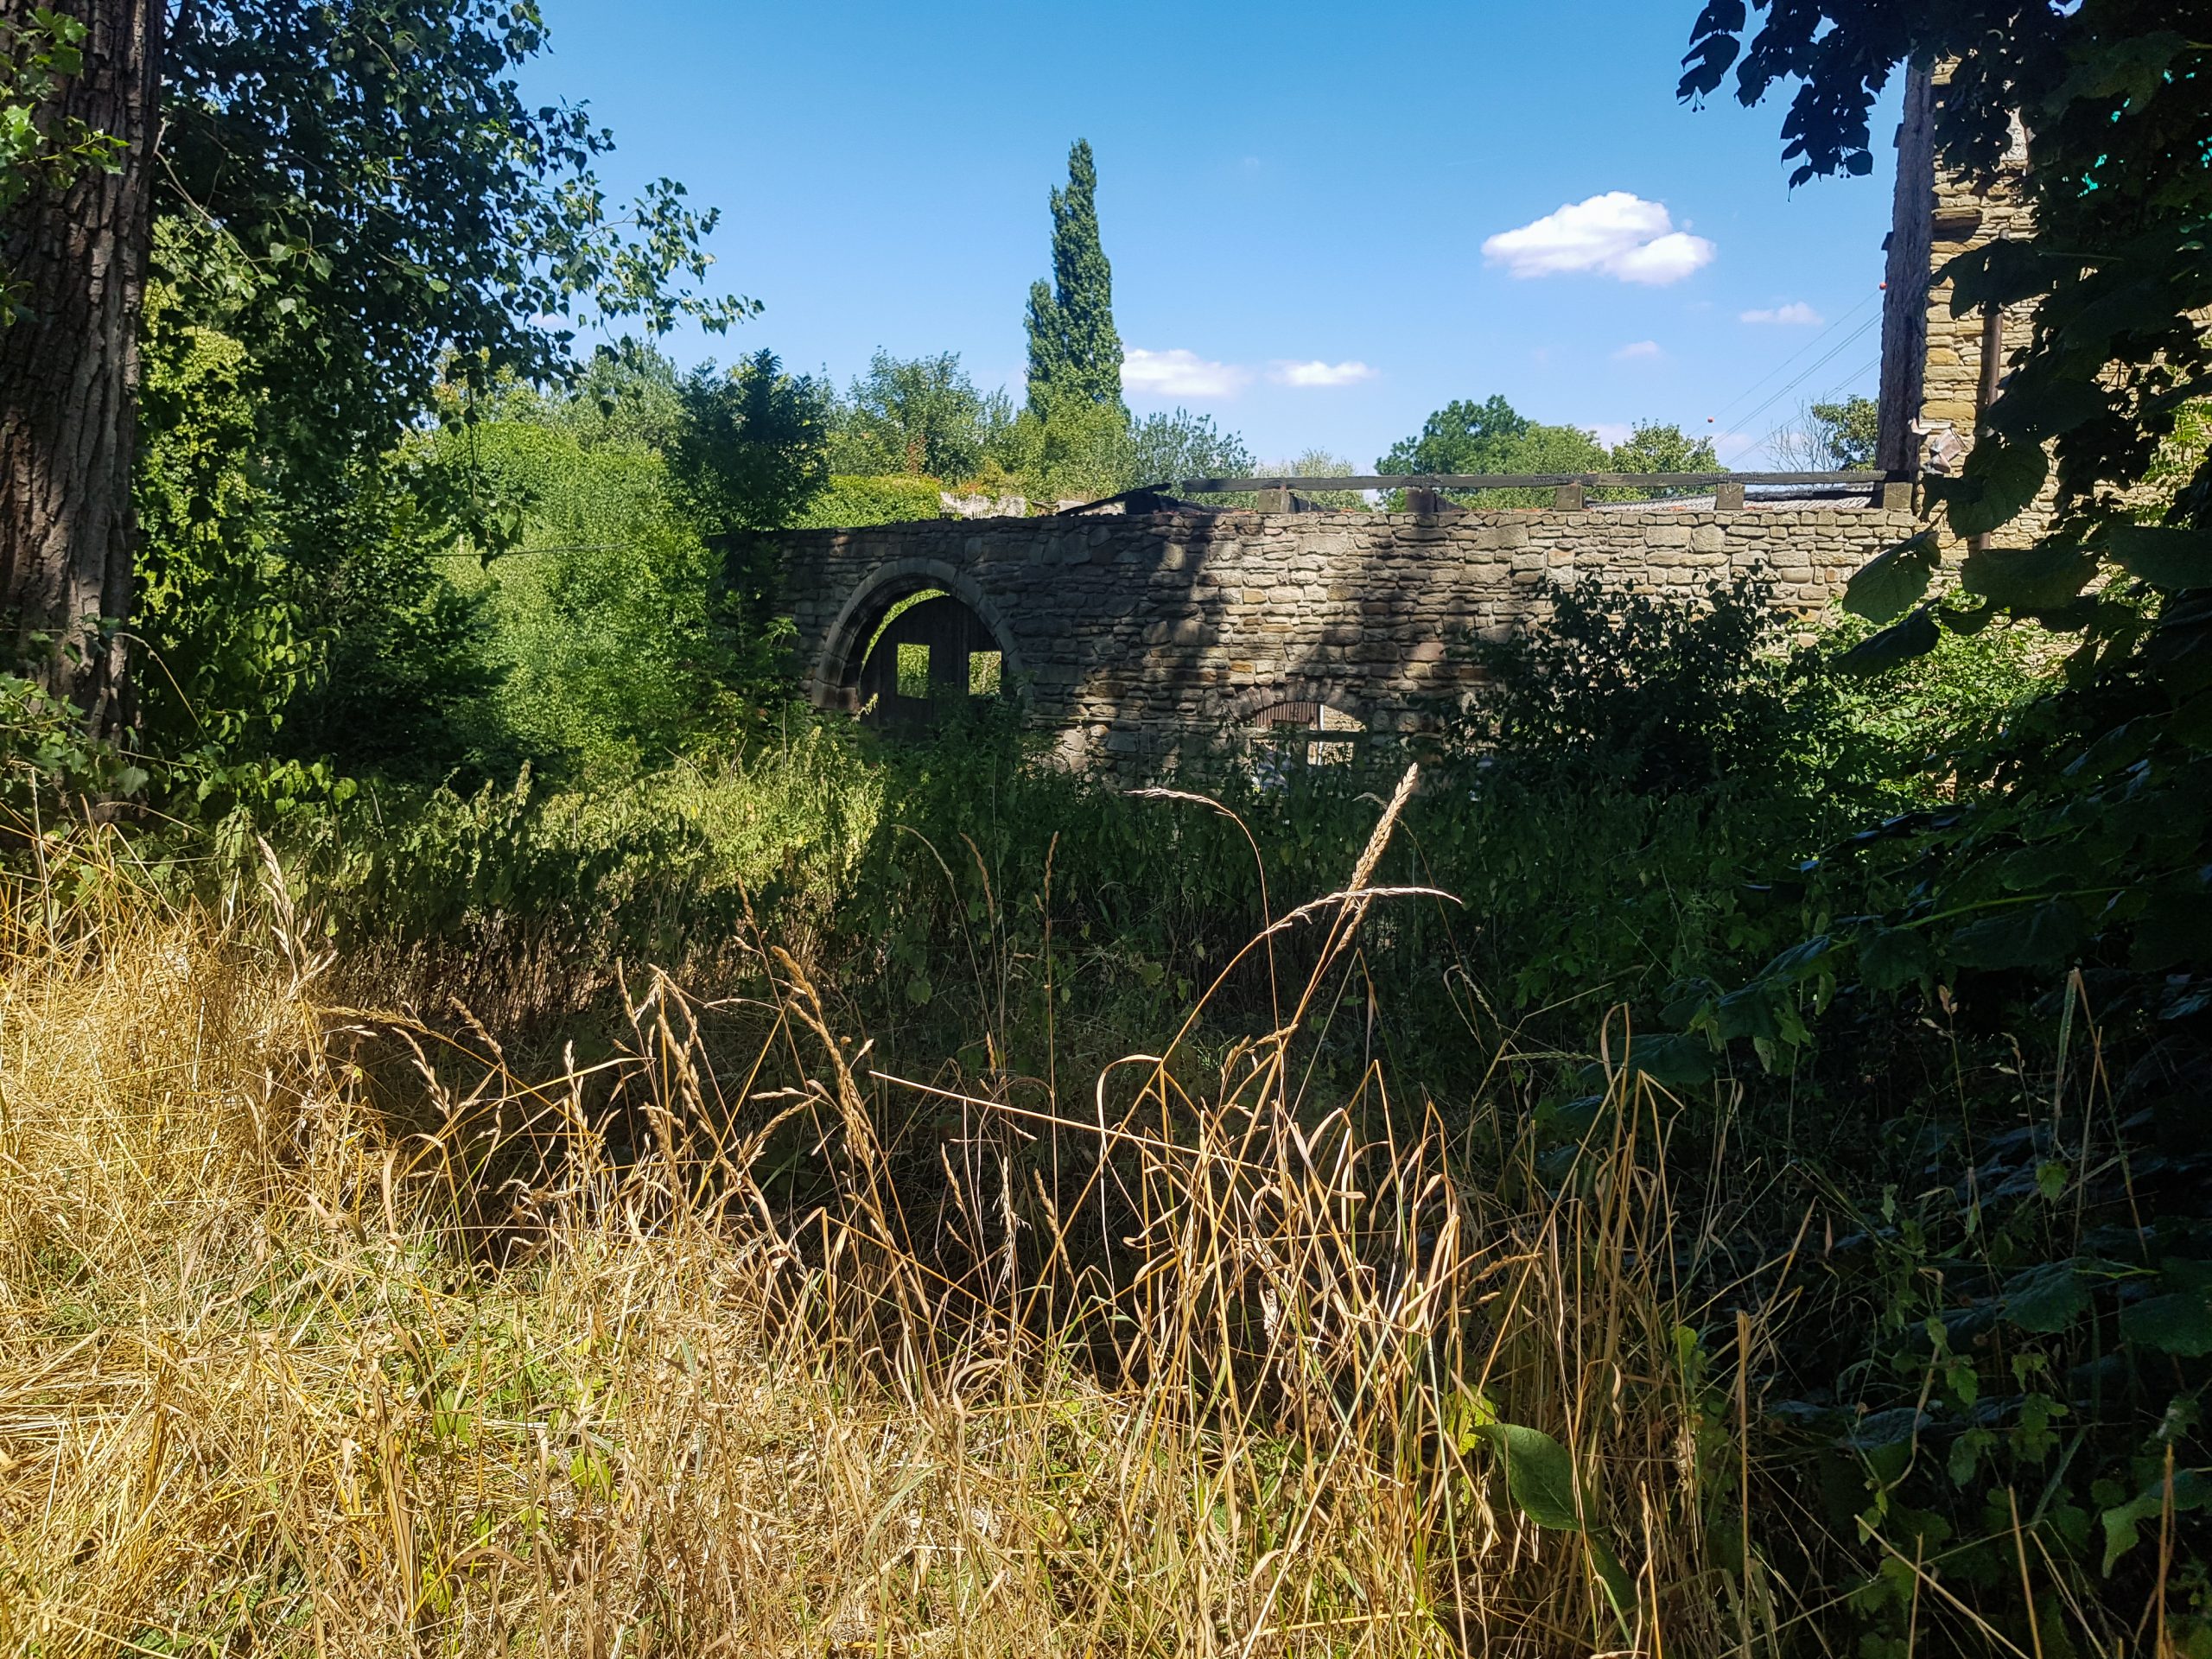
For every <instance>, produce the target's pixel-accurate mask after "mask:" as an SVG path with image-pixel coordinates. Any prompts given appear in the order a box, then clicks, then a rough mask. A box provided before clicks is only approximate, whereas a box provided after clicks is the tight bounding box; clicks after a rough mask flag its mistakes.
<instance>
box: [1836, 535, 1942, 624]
mask: <svg viewBox="0 0 2212 1659" xmlns="http://www.w3.org/2000/svg"><path fill="white" fill-rule="evenodd" d="M1940 558H1941V555H1940V553H1939V552H1938V550H1937V548H1936V532H1935V531H1932V530H1923V531H1921V532H1920V534H1919V535H1917V536H1915V537H1911V538H1910V539H1909V540H1906V541H1902V542H1899V543H1897V545H1896V546H1895V547H1893V548H1891V549H1890V550H1887V551H1886V552H1883V553H1878V554H1876V555H1875V556H1874V557H1873V558H1872V559H1870V560H1868V561H1867V562H1866V563H1865V564H1863V565H1861V566H1860V567H1859V571H1858V574H1857V575H1853V577H1852V578H1851V580H1850V581H1849V582H1846V583H1845V584H1844V588H1843V608H1844V609H1845V610H1847V611H1849V612H1850V613H1852V614H1853V616H1863V617H1865V618H1866V620H1868V621H1869V622H1893V621H1895V620H1897V618H1898V617H1900V616H1903V615H1904V613H1906V612H1907V611H1909V610H1910V609H1911V608H1912V607H1914V606H1915V605H1916V604H1918V603H1919V602H1920V601H1921V598H1922V597H1923V595H1924V594H1926V593H1927V592H1928V584H1929V582H1932V581H1933V580H1935V576H1936V564H1937V563H1938V562H1939V561H1940Z"/></svg>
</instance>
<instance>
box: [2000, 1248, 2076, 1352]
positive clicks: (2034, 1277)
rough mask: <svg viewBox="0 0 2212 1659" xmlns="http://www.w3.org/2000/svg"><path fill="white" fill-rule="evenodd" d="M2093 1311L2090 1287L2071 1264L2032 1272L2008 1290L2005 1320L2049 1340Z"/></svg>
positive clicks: (2051, 1265)
mask: <svg viewBox="0 0 2212 1659" xmlns="http://www.w3.org/2000/svg"><path fill="white" fill-rule="evenodd" d="M2088 1311H2089V1287H2088V1286H2087V1285H2085V1284H2083V1283H2082V1275H2081V1274H2080V1273H2079V1272H2078V1271H2076V1270H2075V1266H2074V1264H2073V1262H2044V1264H2043V1265H2042V1266H2041V1267H2038V1268H2030V1269H2029V1270H2028V1271H2027V1272H2025V1273H2024V1274H2020V1275H2019V1277H2018V1278H2017V1279H2015V1280H2013V1281H2012V1283H2011V1284H2010V1285H2008V1286H2007V1287H2005V1318H2006V1319H2010V1320H2011V1321H2012V1323H2013V1324H2015V1325H2018V1326H2019V1327H2020V1329H2021V1330H2023V1331H2033V1332H2037V1333H2038V1334H2040V1335H2044V1336H2048V1335H2050V1333H2052V1332H2057V1331H2063V1330H2064V1329H2065V1328H2066V1327H2067V1326H2068V1325H2071V1324H2073V1323H2074V1321H2075V1320H2076V1319H2080V1318H2081V1317H2082V1315H2083V1314H2084V1313H2088Z"/></svg>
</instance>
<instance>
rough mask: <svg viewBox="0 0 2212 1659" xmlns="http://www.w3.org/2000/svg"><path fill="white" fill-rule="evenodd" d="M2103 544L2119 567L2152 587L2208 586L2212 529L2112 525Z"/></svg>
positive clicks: (2211, 574) (2211, 585) (2211, 568)
mask: <svg viewBox="0 0 2212 1659" xmlns="http://www.w3.org/2000/svg"><path fill="white" fill-rule="evenodd" d="M2106 543H2107V546H2108V547H2110V549H2111V550H2112V556H2113V559H2114V560H2115V561H2117V562H2118V563H2119V564H2120V568H2121V569H2124V570H2125V571H2126V572H2127V574H2128V575H2131V576H2134V577H2136V578H2138V579H2139V580H2140V581H2143V582H2149V583H2150V584H2151V585H2152V587H2153V588H2212V530H2178V529H2171V528H2168V527H2164V526H2161V525H2156V524H2116V525H2114V526H2113V528H2112V530H2111V531H2109V532H2108V533H2107V537H2106Z"/></svg>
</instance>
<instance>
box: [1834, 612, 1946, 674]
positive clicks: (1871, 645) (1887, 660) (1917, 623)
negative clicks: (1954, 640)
mask: <svg viewBox="0 0 2212 1659" xmlns="http://www.w3.org/2000/svg"><path fill="white" fill-rule="evenodd" d="M1941 637H1942V636H1941V635H1940V634H1939V633H1938V632H1936V619H1935V617H1934V616H1933V615H1932V614H1931V613H1929V608H1928V607H1927V606H1925V605H1923V606H1922V607H1920V608H1919V609H1918V610H1916V611H1915V612H1914V613H1912V614H1911V615H1910V616H1908V617H1907V618H1905V620H1904V621H1902V622H1897V623H1892V624H1891V626H1888V627H1886V628H1884V629H1883V630H1882V631H1881V632H1879V633H1877V634H1872V635H1870V636H1869V637H1868V638H1866V639H1861V640H1860V641H1859V643H1858V644H1857V645H1853V647H1852V648H1851V649H1850V650H1849V651H1847V652H1844V653H1843V655H1842V656H1840V657H1839V658H1836V659H1835V668H1836V671H1837V672H1838V673H1840V674H1879V673H1882V672H1884V671H1887V670H1889V669H1892V668H1895V667H1896V666H1897V664H1900V663H1907V662H1910V661H1911V660H1912V659H1913V658H1916V657H1925V656H1926V655H1927V654H1928V653H1929V652H1931V651H1933V650H1935V649H1936V643H1937V641H1938V640H1939V639H1940V638H1941Z"/></svg>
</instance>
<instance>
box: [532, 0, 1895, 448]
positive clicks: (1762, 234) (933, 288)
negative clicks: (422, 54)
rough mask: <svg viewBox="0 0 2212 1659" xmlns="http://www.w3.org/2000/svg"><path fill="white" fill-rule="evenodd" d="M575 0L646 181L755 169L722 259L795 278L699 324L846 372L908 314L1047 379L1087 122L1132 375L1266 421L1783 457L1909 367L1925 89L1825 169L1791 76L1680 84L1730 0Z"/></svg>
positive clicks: (624, 153) (535, 84)
mask: <svg viewBox="0 0 2212 1659" xmlns="http://www.w3.org/2000/svg"><path fill="white" fill-rule="evenodd" d="M544 10H545V12H546V16H547V21H548V22H549V23H550V25H551V27H552V31H553V52H552V54H551V55H550V57H549V58H547V59H545V60H541V61H540V62H539V63H538V64H537V65H535V66H533V67H532V69H531V73H530V75H529V77H528V79H527V83H526V86H525V91H526V92H528V93H530V94H531V95H532V96H541V97H542V96H547V95H558V96H562V97H565V98H569V99H588V101H589V103H590V105H591V106H592V109H593V111H594V115H595V116H596V117H597V118H598V119H599V120H601V122H602V123H604V124H608V125H611V126H612V127H613V129H614V130H615V135H616V138H617V141H618V143H619V145H620V149H619V150H618V152H617V153H616V155H615V156H613V157H611V158H610V159H609V164H608V165H607V167H606V168H605V169H604V173H605V175H606V177H607V181H608V182H609V183H610V184H611V185H612V186H613V187H615V188H617V189H619V190H623V191H630V190H634V188H636V187H637V186H638V185H639V184H640V183H642V182H643V181H645V180H646V179H649V178H652V177H654V176H658V175H664V174H665V175H672V176H674V177H677V178H679V179H682V180H683V181H684V182H685V183H686V184H688V185H689V186H690V188H691V191H692V194H693V197H694V199H695V200H696V201H698V202H700V203H702V204H711V205H714V206H716V207H720V208H721V209H722V212H723V221H722V226H721V229H720V230H719V231H718V232H716V234H715V238H714V241H713V244H712V246H713V248H714V251H715V253H716V255H717V256H718V258H719V261H720V263H719V264H718V265H717V267H716V277H717V279H718V282H719V283H721V285H722V286H723V287H724V288H725V289H731V290H734V291H737V292H740V293H743V294H747V295H749V296H753V297H754V298H757V299H760V300H762V301H764V302H766V306H767V309H766V313H765V314H764V315H762V316H761V317H760V319H759V320H758V321H754V322H753V323H750V324H748V325H747V326H746V327H744V328H743V329H742V330H741V331H739V333H737V334H733V335H732V336H729V337H728V338H726V339H724V340H707V339H705V338H703V337H701V336H697V335H679V336H677V339H676V340H674V341H673V342H671V344H672V349H673V350H674V351H675V353H676V354H677V356H678V358H679V359H684V360H687V361H689V360H694V359H697V358H699V357H702V356H707V355H718V356H720V357H721V358H722V359H725V360H727V359H728V358H730V357H731V356H734V354H735V353H737V352H738V351H739V350H741V349H742V350H747V351H749V350H754V349H758V348H759V347H760V346H770V347H772V349H774V350H775V351H776V352H778V353H780V354H781V355H782V356H783V357H784V359H785V361H786V362H787V363H789V364H790V365H791V366H793V367H795V368H800V369H807V370H827V371H828V372H829V374H831V375H832V376H833V377H835V378H836V379H837V380H838V382H839V383H840V384H842V383H843V382H845V381H846V380H848V379H849V378H851V376H852V375H853V374H854V373H855V372H857V371H859V370H861V369H862V368H864V367H865V366H866V364H867V361H868V354H869V353H870V352H871V351H873V350H874V348H875V347H877V346H883V347H885V348H887V349H888V350H890V351H892V352H894V353H899V354H900V355H914V354H918V353H925V352H938V351H957V352H958V353H960V355H961V358H962V359H963V362H964V363H965V364H966V365H967V367H968V369H969V372H971V373H972V374H973V375H974V376H975V377H976V379H977V380H978V381H979V382H981V383H982V384H984V385H1001V384H1003V385H1008V386H1009V387H1012V388H1014V389H1015V390H1016V391H1017V392H1018V391H1019V388H1020V380H1021V373H1022V365H1023V340H1022V330H1021V313H1022V305H1023V301H1024V298H1025V296H1026V295H1027V289H1028V286H1029V283H1030V282H1031V281H1032V280H1033V278H1035V277H1039V276H1043V275H1045V274H1046V271H1047V269H1048V263H1047V250H1048V238H1049V233H1050V222H1049V215H1048V212H1047V208H1046V193H1047V192H1048V190H1049V189H1050V188H1052V186H1053V185H1054V184H1055V183H1058V182H1060V181H1063V180H1064V179H1065V168H1066V157H1067V149H1068V146H1069V144H1070V143H1071V141H1073V140H1074V139H1076V138H1077V137H1084V138H1088V139H1089V140H1090V143H1091V145H1092V148H1093V149H1095V150H1096V154H1097V157H1098V168H1099V175H1100V183H1099V193H1098V202H1099V216H1100V220H1101V224H1102V226H1103V236H1104V240H1105V245H1106V251H1107V254H1108V256H1109V257H1110V258H1111V260H1112V261H1113V265H1114V289H1115V315H1116V321H1117V322H1118V324H1119V326H1120V328H1121V332H1122V340H1123V341H1124V343H1125V345H1126V346H1128V347H1129V348H1131V349H1132V351H1134V352H1140V353H1146V354H1147V355H1145V356H1143V357H1141V358H1139V359H1135V361H1134V362H1133V363H1132V365H1131V367H1130V371H1129V374H1128V378H1129V382H1130V387H1129V402H1130V404H1131V406H1132V407H1133V408H1135V409H1137V410H1140V411H1142V410H1150V409H1157V408H1166V407H1172V406H1174V405H1176V404H1182V405H1185V406H1187V407H1189V408H1191V409H1193V410H1199V411H1202V412H1204V413H1206V414H1209V415H1211V416H1214V417H1215V418H1216V419H1217V420H1218V421H1219V422H1220V423H1222V424H1223V425H1224V426H1226V427H1228V428H1230V429H1233V430H1236V431H1237V432H1240V433H1242V434H1243V435H1244V437H1245V439H1246V441H1247V442H1249V443H1250V444H1251V446H1252V447H1253V448H1254V449H1255V451H1257V452H1258V453H1259V454H1260V455H1261V456H1262V458H1263V459H1272V458H1275V457H1279V456H1286V455H1289V454H1295V453H1297V452H1298V451H1300V450H1302V449H1305V448H1313V447H1318V448H1326V449H1329V450H1332V451H1333V452H1334V453H1336V454H1339V455H1342V456H1344V457H1346V458H1348V459H1350V460H1351V461H1354V462H1355V463H1357V465H1359V466H1361V467H1366V466H1369V465H1370V464H1371V463H1372V462H1373V461H1375V459H1376V456H1378V455H1379V454H1381V453H1382V451H1383V449H1384V448H1387V447H1388V446H1389V444H1390V443H1391V442H1393V441H1395V439H1397V438H1400V437H1402V436H1404V435H1407V434H1408V433H1410V432H1413V431H1414V430H1416V429H1418V428H1419V427H1420V425H1421V421H1422V419H1423V418H1424V417H1425V416H1427V413H1428V412H1429V411H1430V410H1433V409H1434V408H1436V407H1438V406H1439V405H1440V404H1443V403H1445V402H1446V401H1448V400H1449V399H1451V398H1453V397H1486V396H1488V395H1489V394H1490V393H1491V392H1503V394H1504V395H1505V396H1506V397H1508V398H1509V399H1510V400H1511V402H1512V403H1513V404H1514V405H1515V406H1516V408H1518V409H1519V410H1522V412H1523V413H1524V414H1527V415H1529V416H1534V417H1535V418H1537V419H1541V420H1547V421H1566V422H1573V423H1576V424H1578V425H1583V426H1594V427H1597V428H1599V429H1600V431H1601V432H1603V433H1604V434H1605V435H1608V436H1611V435H1613V433H1614V432H1615V431H1616V430H1625V429H1626V427H1627V425H1628V423H1630V422H1632V421H1635V420H1637V419H1640V418H1656V419H1660V420H1669V421H1677V422H1680V423H1681V424H1682V426H1683V427H1684V428H1685V429H1688V430H1690V431H1693V432H1701V433H1710V434H1713V435H1718V436H1719V438H1720V440H1721V445H1722V457H1723V459H1724V460H1725V461H1731V462H1732V463H1733V464H1735V465H1738V466H1749V465H1754V464H1758V462H1760V461H1762V460H1763V459H1764V452H1763V450H1762V449H1761V448H1760V444H1761V442H1762V441H1763V440H1764V437H1765V436H1766V435H1767V434H1768V433H1769V432H1770V430H1771V429H1773V428H1774V427H1776V426H1777V425H1778V424H1780V423H1783V422H1785V421H1787V420H1789V419H1790V418H1791V417H1792V416H1794V415H1795V414H1796V410H1797V407H1798V405H1799V404H1800V403H1802V402H1803V401H1805V400H1807V399H1808V398H1810V397H1820V396H1826V395H1827V394H1830V393H1833V392H1837V391H1847V390H1848V391H1869V392H1871V391H1872V387H1873V384H1874V377H1875V368H1874V364H1875V358H1876V341H1877V331H1876V329H1875V328H1874V327H1872V326H1871V325H1872V320H1873V318H1874V317H1875V315H1876V314H1877V312H1878V306H1879V301H1878V296H1877V284H1878V283H1879V281H1880V278H1881V274H1882V252H1881V242H1882V238H1883V236H1884V235H1885V232H1887V229H1888V219H1889V198H1890V177H1889V172H1888V167H1889V161H1890V156H1891V150H1890V147H1889V145H1888V143H1887V142H1886V138H1887V136H1888V135H1889V134H1890V133H1891V132H1893V131H1894V130H1895V124H1896V112H1895V92H1894V89H1893V90H1892V93H1891V101H1890V103H1889V104H1888V105H1885V108H1884V109H1883V111H1881V112H1880V114H1879V116H1878V122H1877V126H1876V131H1877V132H1878V134H1879V135H1882V137H1883V139H1884V140H1885V142H1882V143H1878V145H1877V168H1876V171H1875V174H1874V175H1873V176H1872V177H1871V178H1867V179H1859V180H1849V181H1815V183H1813V184H1811V185H1808V186H1806V187H1804V188H1801V189H1799V190H1797V191H1796V192H1795V193H1794V194H1793V193H1792V192H1790V191H1789V188H1787V176H1788V175H1787V172H1786V169H1785V168H1784V167H1783V163H1782V162H1781V161H1780V159H1779V150H1780V144H1779V141H1778V139H1777V136H1776V134H1777V128H1778V125H1779V123H1780V120H1781V117H1782V112H1783V111H1782V108H1781V106H1780V105H1778V104H1776V103H1772V102H1770V103H1769V104H1768V105H1764V106H1762V107H1760V108H1758V109H1754V110H1749V111H1746V110H1745V109H1743V108H1742V107H1740V106H1739V105H1737V104H1735V103H1734V102H1733V101H1732V99H1730V100H1726V101H1723V102H1719V103H1715V104H1713V105H1711V106H1709V107H1707V108H1706V109H1704V110H1702V111H1692V110H1690V109H1688V108H1687V107H1685V106H1683V105H1679V104H1677V103H1676V102H1675V97H1674V85H1675V73H1676V71H1675V65H1676V60H1677V59H1678V58H1679V57H1680V55H1681V51H1682V48H1683V46H1684V44H1685V42H1686V38H1687V35H1688V28H1689V24H1690V22H1691V21H1692V19H1693V17H1694V14H1695V12H1696V10H1697V5H1696V3H1695V0H1550V3H1548V4H1542V5H1532V4H1516V5H1510V6H1509V5H1503V4H1497V3H1491V0H1462V3H1459V4H1455V5H1433V4H1414V3H1399V4H1390V5H1383V6H1376V7H1370V8H1365V9H1363V10H1361V11H1359V12H1357V13H1351V12H1347V11H1344V10H1338V9H1336V8H1325V7H1322V6H1319V5H1314V4H1311V3H1306V0H1277V3H1273V4H1268V5H1264V6H1262V5H1256V4H1246V3H1198V4H1192V3H1185V4H1181V5H1170V4H1166V3H1159V0H1135V3H1129V0H1122V3H1114V4H1106V3H1096V0H1063V3H1059V4H1057V5H1054V6H1050V7H1038V6H1014V5H1009V4H1003V3H969V4H963V5H959V6H946V5H942V4H940V5H935V6H914V5H904V6H893V5H887V4H882V3H876V0H813V3H809V4H806V5H803V6H801V5H781V6H763V5H758V4H742V3H741V4H729V3H727V0H544ZM1562 209H1565V210H1566V211H1565V212H1564V213H1562V211H1561V210H1562ZM1862 325H1866V327H1864V330H1863V332H1859V331H1860V330H1861V327H1862ZM1854 334H1855V338H1854ZM1821 359H1827V360H1826V361H1825V363H1821ZM1816 363H1821V366H1818V367H1815V368H1812V369H1811V372H1809V373H1808V374H1805V375H1804V376H1803V378H1802V380H1800V379H1799V377H1800V375H1801V372H1803V371H1806V370H1807V369H1808V366H1809V365H1815V364H1816ZM1793 381H1796V382H1797V384H1796V385H1795V386H1794V388H1791V383H1792V382H1793ZM1785 388H1791V389H1787V390H1783V389H1785ZM1778 390H1780V391H1782V395H1781V396H1780V397H1774V398H1771V399H1770V394H1772V393H1775V392H1776V391H1778ZM1762 404H1764V407H1761V405H1762ZM1708 422H1710V424H1708Z"/></svg>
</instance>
